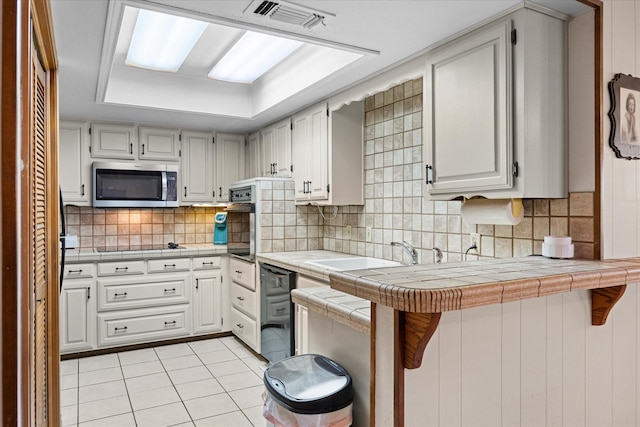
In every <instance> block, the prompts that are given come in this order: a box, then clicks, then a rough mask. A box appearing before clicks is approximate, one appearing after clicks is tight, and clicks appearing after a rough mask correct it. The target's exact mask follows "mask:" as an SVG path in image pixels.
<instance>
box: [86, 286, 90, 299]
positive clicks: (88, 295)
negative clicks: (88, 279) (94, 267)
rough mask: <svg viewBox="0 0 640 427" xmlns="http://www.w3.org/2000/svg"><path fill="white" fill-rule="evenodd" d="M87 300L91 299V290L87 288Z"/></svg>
mask: <svg viewBox="0 0 640 427" xmlns="http://www.w3.org/2000/svg"><path fill="white" fill-rule="evenodd" d="M87 299H91V288H87Z"/></svg>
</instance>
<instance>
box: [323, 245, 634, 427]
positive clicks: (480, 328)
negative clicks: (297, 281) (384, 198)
mask: <svg viewBox="0 0 640 427" xmlns="http://www.w3.org/2000/svg"><path fill="white" fill-rule="evenodd" d="M639 278H640V259H635V258H634V259H624V260H611V261H603V262H598V261H581V260H556V259H548V258H542V257H537V256H532V257H527V258H514V259H493V260H479V261H470V262H465V263H448V264H439V265H414V266H402V267H393V268H387V269H378V270H360V271H351V272H334V273H331V274H330V285H331V287H332V288H334V289H336V290H340V291H342V292H346V293H348V294H351V295H354V296H358V297H361V298H364V299H367V300H369V301H371V302H372V303H374V304H372V307H371V310H372V313H371V317H372V323H371V345H372V348H371V351H372V366H373V367H372V373H373V372H375V380H374V384H375V385H374V387H375V391H374V393H375V399H374V401H372V407H373V408H375V413H372V419H375V422H374V423H372V425H417V424H416V420H419V419H420V420H423V421H424V414H425V413H429V412H430V411H431V410H433V412H432V413H429V418H430V419H432V420H433V419H435V418H434V417H439V420H438V423H440V424H442V425H444V424H447V422H445V421H444V420H443V419H444V418H446V417H447V414H446V413H445V410H443V408H444V407H445V406H446V403H447V402H444V403H443V402H440V403H439V402H438V400H439V399H442V398H443V397H442V395H440V394H439V393H440V390H445V392H448V393H449V396H452V395H453V396H454V397H455V396H456V394H455V393H453V394H452V393H451V391H452V389H455V387H456V386H457V385H458V382H459V383H460V384H462V385H460V386H459V387H460V390H459V391H458V393H460V395H458V397H460V400H461V401H462V399H463V398H464V399H466V402H467V403H468V402H469V401H471V402H472V403H471V404H469V407H468V408H467V407H463V409H462V411H460V407H459V406H458V409H457V416H458V417H459V418H460V417H465V416H470V417H472V416H473V414H475V416H476V417H478V419H477V420H476V425H493V424H492V423H491V420H497V421H499V420H500V419H506V418H508V416H509V409H505V408H506V407H507V406H509V405H508V404H509V402H510V400H511V399H514V398H516V397H513V396H510V395H509V394H505V391H506V390H507V388H508V387H509V386H513V384H511V385H510V384H509V382H510V381H511V382H513V381H515V380H513V379H512V378H511V377H510V376H509V375H507V374H509V372H507V370H508V369H507V368H509V363H507V362H509V360H508V359H509V358H510V357H512V356H511V355H510V352H509V351H508V349H509V347H511V346H513V345H515V346H517V347H518V348H517V351H516V353H517V358H518V361H517V364H518V369H519V370H520V374H521V378H517V380H518V382H519V384H520V382H522V383H525V382H526V378H525V375H524V372H525V371H526V372H527V373H531V372H533V375H534V376H538V377H540V376H541V375H542V378H544V377H545V373H546V376H547V381H549V382H553V381H554V379H553V378H549V377H548V371H549V368H550V367H552V365H553V363H552V361H553V360H552V358H551V357H550V356H549V354H548V353H549V349H548V348H547V349H546V358H544V357H543V360H542V361H541V362H540V361H538V360H536V359H535V358H534V357H533V356H535V355H536V354H538V353H537V352H536V351H535V350H536V349H535V348H532V345H533V344H535V343H536V342H538V343H540V340H536V339H533V340H529V338H528V337H527V334H526V333H525V332H526V329H535V328H536V327H537V325H538V324H535V323H534V324H533V326H531V324H530V323H529V321H530V320H533V319H534V318H535V317H536V314H535V313H533V310H541V313H542V315H543V316H544V318H546V323H547V324H546V325H545V324H544V323H540V324H541V325H542V331H539V332H543V333H545V334H546V335H547V337H544V336H543V339H542V341H541V342H543V343H544V342H546V341H548V340H549V339H550V338H549V336H551V337H553V336H555V335H557V334H558V333H559V332H557V331H562V329H563V325H562V324H563V322H564V324H566V323H567V319H566V318H562V317H560V321H559V322H558V324H553V323H552V322H549V318H552V317H553V316H550V313H551V314H552V313H553V311H554V307H557V304H560V305H561V313H560V316H565V317H567V316H570V315H571V310H570V308H571V307H570V306H571V305H572V304H573V307H574V308H575V307H576V304H579V310H577V311H579V312H581V313H582V314H584V313H585V312H586V311H587V310H588V315H589V317H590V318H591V322H590V323H591V324H592V325H604V324H605V322H606V320H607V316H608V314H609V311H610V310H611V308H612V307H613V305H614V304H615V303H616V302H617V301H618V300H619V299H620V298H621V296H622V294H623V293H624V290H625V288H626V285H627V284H629V283H634V282H637V281H638V279H639ZM585 292H588V293H590V300H591V303H590V306H587V304H588V301H589V296H588V295H587V296H586V297H585ZM554 295H555V296H558V295H559V296H560V297H561V298H562V297H563V296H567V298H566V299H565V300H560V301H559V300H557V299H555V300H553V299H552V298H553V297H554ZM572 298H573V300H572ZM532 300H533V301H532ZM527 301H532V302H531V303H529V302H527ZM550 302H553V304H551V303H550ZM513 304H518V306H517V307H516V306H514V305H513ZM514 307H515V308H514ZM585 309H586V310H585ZM516 311H518V312H519V313H517V314H515V315H514V313H515V312H516ZM574 311H576V310H574ZM447 312H457V313H458V314H459V316H457V317H456V316H453V317H452V318H447V321H446V322H443V324H441V327H440V328H438V325H439V324H440V323H441V322H440V321H441V316H442V319H443V320H444V319H445V316H446V315H443V313H447ZM545 312H547V313H545ZM467 313H471V314H467ZM532 313H533V314H532ZM527 316H528V317H527ZM583 317H584V316H583ZM451 319H453V321H450V320H451ZM510 319H511V320H513V319H516V320H517V321H515V322H511V321H510ZM580 320H581V319H580ZM568 321H569V322H571V321H573V319H569V320H568ZM492 328H495V330H492ZM511 328H516V329H518V330H517V331H516V332H513V331H512V330H511ZM576 328H578V329H583V330H584V328H591V326H590V325H589V324H588V323H586V322H585V323H580V324H579V325H576ZM438 329H440V331H439V332H438ZM545 331H546V332H545ZM437 333H439V339H438V340H436V342H435V343H434V344H433V346H432V347H435V348H434V349H432V348H430V344H429V340H430V339H431V338H433V337H435V336H436V334H437ZM449 333H451V334H452V335H451V336H450V337H448V336H447V334H449ZM456 333H457V334H458V335H456ZM492 337H493V338H496V337H497V339H496V343H497V345H496V346H492V342H491V339H490V338H492ZM510 337H512V338H514V342H511V341H509V338H510ZM449 338H450V339H451V340H453V341H457V347H456V345H452V346H450V344H451V343H449V342H448V340H449ZM518 338H520V339H521V340H522V341H521V342H518ZM534 338H535V337H534ZM563 338H565V337H564V336H563V335H560V341H561V346H562V339H563ZM566 339H567V340H569V341H570V340H571V336H567V337H566ZM462 347H464V348H465V352H466V355H465V356H464V357H466V358H468V359H472V360H473V362H472V363H471V365H469V366H465V365H468V364H467V363H466V362H465V360H462V358H463V357H462V356H460V354H458V353H457V352H456V350H457V349H459V348H462ZM495 347H497V349H496V348H495ZM549 347H551V346H549ZM561 348H562V347H561ZM449 350H451V352H449ZM525 350H531V353H529V352H528V351H525ZM538 351H539V350H538ZM543 351H544V346H543ZM423 353H424V356H425V360H427V362H426V363H425V364H424V365H427V366H422V367H421V363H422V358H423ZM542 354H543V355H544V354H545V353H542ZM568 355H569V352H567V354H566V355H562V354H561V355H560V358H561V360H565V359H564V358H566V357H568ZM494 356H495V358H494ZM527 360H531V363H532V364H533V365H540V363H542V365H543V367H542V370H541V371H540V372H536V371H535V370H532V368H531V367H530V366H525V363H526V362H527ZM449 361H450V363H451V364H453V365H457V372H456V371H455V370H453V371H451V372H456V375H457V377H456V378H447V375H446V366H445V365H446V364H447V363H449ZM438 363H439V364H440V365H441V366H434V364H435V365H437V364H438ZM520 364H522V365H523V366H522V367H520ZM546 365H548V366H546ZM471 366H472V367H471ZM496 366H497V369H496V370H494V368H495V367H496ZM418 368H419V369H418ZM425 370H427V371H428V372H427V373H426V374H425ZM419 371H421V372H419ZM515 372H517V370H516V371H514V372H511V373H515ZM425 375H426V376H427V379H434V380H436V381H435V383H437V382H438V381H439V382H440V384H439V388H440V390H438V389H437V388H438V385H437V384H436V386H435V388H436V389H435V390H434V388H433V386H432V385H431V383H429V382H425ZM433 375H436V377H435V378H434V377H433ZM516 375H517V374H516ZM454 377H455V375H454ZM417 378H419V379H417ZM487 378H495V380H491V381H488V382H484V380H486V379H487ZM560 381H562V380H560ZM469 383H472V386H469V385H468V384H469ZM465 384H466V385H465ZM493 387H498V388H499V389H502V390H503V392H502V397H501V399H502V400H500V399H493V400H492V398H491V397H486V396H488V393H489V392H493ZM561 388H562V387H561ZM547 389H548V386H547ZM512 391H513V390H512ZM498 394H499V395H500V393H498ZM515 395H517V399H520V398H522V399H525V398H527V399H530V398H531V402H527V404H526V405H523V407H522V409H521V410H522V412H526V411H527V408H528V406H533V405H534V404H535V400H536V399H537V397H536V393H533V392H532V394H531V396H528V397H525V396H524V395H523V396H522V397H520V395H519V393H517V392H516V393H515ZM548 398H550V396H546V399H548ZM431 399H435V400H431ZM457 402H458V401H457V400H456V399H452V403H451V405H458V404H459V403H457ZM532 402H533V403H532ZM518 410H520V407H519V405H518ZM512 412H514V411H512ZM515 412H517V411H515ZM522 415H523V414H519V415H518V416H519V417H522ZM373 417H375V418H373ZM425 423H426V424H422V425H427V424H431V423H430V422H426V421H425ZM478 423H479V424H478ZM487 423H489V424H487ZM507 424H509V423H507Z"/></svg>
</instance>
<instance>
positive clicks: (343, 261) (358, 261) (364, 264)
mask: <svg viewBox="0 0 640 427" xmlns="http://www.w3.org/2000/svg"><path fill="white" fill-rule="evenodd" d="M307 264H311V265H315V266H317V267H322V268H328V269H330V270H336V271H344V270H364V269H370V268H382V267H398V266H401V265H404V264H402V263H399V262H396V261H389V260H386V259H381V258H371V257H351V258H329V259H317V260H315V261H307Z"/></svg>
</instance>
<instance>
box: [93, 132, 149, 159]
mask: <svg viewBox="0 0 640 427" xmlns="http://www.w3.org/2000/svg"><path fill="white" fill-rule="evenodd" d="M90 132H91V157H93V158H101V159H128V160H134V159H135V158H136V153H137V149H138V138H137V131H136V127H135V126H134V125H127V124H115V123H92V124H91V128H90Z"/></svg>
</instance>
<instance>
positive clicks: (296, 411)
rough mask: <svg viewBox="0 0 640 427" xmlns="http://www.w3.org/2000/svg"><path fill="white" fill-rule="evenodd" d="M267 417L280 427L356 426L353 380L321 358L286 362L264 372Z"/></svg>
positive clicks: (312, 356) (308, 356) (310, 356)
mask: <svg viewBox="0 0 640 427" xmlns="http://www.w3.org/2000/svg"><path fill="white" fill-rule="evenodd" d="M264 385H265V387H266V390H265V392H264V393H263V394H262V398H263V400H264V406H263V408H262V414H263V416H264V417H265V418H266V419H267V420H268V421H270V422H271V423H273V424H274V425H275V426H276V427H284V426H286V427H294V426H295V427H347V426H350V425H351V423H352V420H353V419H352V408H353V384H352V382H351V376H350V375H349V373H348V372H347V371H346V370H345V369H344V368H343V367H342V366H340V365H338V364H337V363H336V362H334V361H333V360H331V359H329V358H327V357H325V356H320V355H318V354H303V355H299V356H292V357H289V358H287V359H283V360H281V361H279V362H277V363H274V364H273V365H271V366H269V367H268V368H267V370H266V371H265V372H264Z"/></svg>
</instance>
